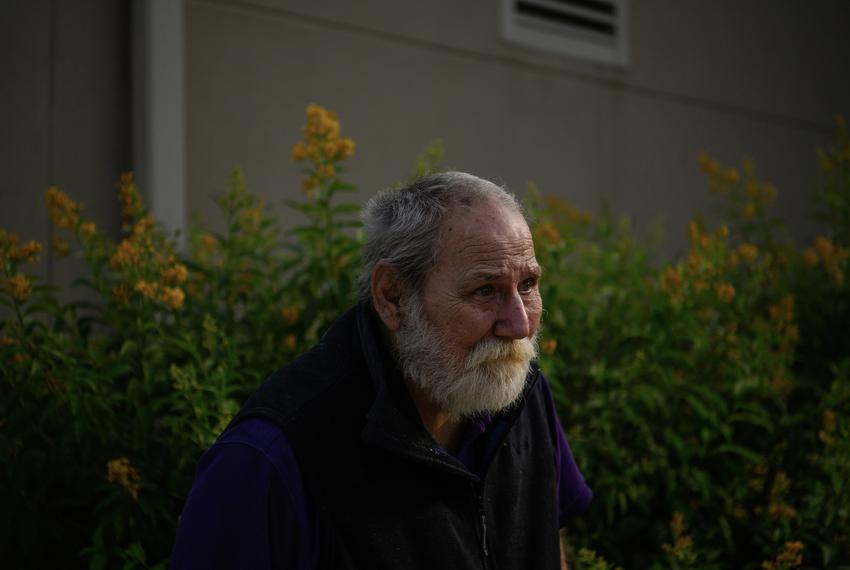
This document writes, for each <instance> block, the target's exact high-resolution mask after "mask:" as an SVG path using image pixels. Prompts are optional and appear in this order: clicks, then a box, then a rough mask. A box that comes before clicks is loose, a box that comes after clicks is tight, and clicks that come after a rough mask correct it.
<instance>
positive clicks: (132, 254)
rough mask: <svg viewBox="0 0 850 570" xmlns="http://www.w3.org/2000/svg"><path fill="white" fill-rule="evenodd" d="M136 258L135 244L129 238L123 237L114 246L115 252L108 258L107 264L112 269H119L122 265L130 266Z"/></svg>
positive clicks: (137, 254) (137, 257)
mask: <svg viewBox="0 0 850 570" xmlns="http://www.w3.org/2000/svg"><path fill="white" fill-rule="evenodd" d="M138 260H139V252H138V250H137V249H136V246H135V244H134V243H133V242H132V241H130V240H129V239H125V240H123V241H122V242H121V243H119V244H118V247H116V248H115V253H113V254H112V257H111V258H110V259H109V264H110V265H111V266H112V269H121V268H122V267H132V266H133V265H135V264H136V262H137V261H138Z"/></svg>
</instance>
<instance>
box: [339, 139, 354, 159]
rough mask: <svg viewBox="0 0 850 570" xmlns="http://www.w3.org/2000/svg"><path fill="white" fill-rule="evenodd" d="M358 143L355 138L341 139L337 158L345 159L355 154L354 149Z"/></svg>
mask: <svg viewBox="0 0 850 570" xmlns="http://www.w3.org/2000/svg"><path fill="white" fill-rule="evenodd" d="M356 146H357V145H356V144H355V143H354V139H350V138H348V137H345V138H343V139H341V140H340V144H339V145H337V154H336V157H335V158H336V159H337V160H345V159H346V158H348V157H350V156H351V155H353V154H354V149H355V148H356Z"/></svg>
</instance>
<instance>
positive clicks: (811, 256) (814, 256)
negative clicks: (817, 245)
mask: <svg viewBox="0 0 850 570" xmlns="http://www.w3.org/2000/svg"><path fill="white" fill-rule="evenodd" d="M801 259H802V260H803V264H804V265H806V266H807V267H814V266H815V265H817V264H818V252H816V251H815V250H814V248H811V247H809V248H806V250H805V251H804V252H803V254H802V255H801Z"/></svg>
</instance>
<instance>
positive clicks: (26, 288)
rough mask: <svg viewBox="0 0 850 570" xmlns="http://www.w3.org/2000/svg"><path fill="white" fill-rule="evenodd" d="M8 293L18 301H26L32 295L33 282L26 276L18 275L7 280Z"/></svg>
mask: <svg viewBox="0 0 850 570" xmlns="http://www.w3.org/2000/svg"><path fill="white" fill-rule="evenodd" d="M6 291H7V292H8V293H9V295H11V296H12V298H13V299H15V300H16V301H26V300H27V299H29V297H30V295H31V294H32V282H31V281H30V280H29V278H28V277H27V276H26V275H22V274H20V273H17V274H15V275H12V276H11V277H9V278H8V279H6Z"/></svg>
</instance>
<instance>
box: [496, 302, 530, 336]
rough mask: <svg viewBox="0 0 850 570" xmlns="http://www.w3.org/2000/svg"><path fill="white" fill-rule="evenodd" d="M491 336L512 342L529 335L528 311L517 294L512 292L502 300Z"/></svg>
mask: <svg viewBox="0 0 850 570" xmlns="http://www.w3.org/2000/svg"><path fill="white" fill-rule="evenodd" d="M493 334H495V335H496V336H498V337H502V338H510V339H514V340H517V339H521V338H526V337H527V336H529V335H530V334H531V323H530V321H529V319H528V309H527V308H526V306H525V303H523V302H522V298H521V297H520V295H519V293H518V292H516V291H514V293H513V294H512V295H508V296H507V297H505V298H504V299H503V301H502V304H501V306H500V308H499V315H498V317H497V319H496V323H495V324H494V325H493Z"/></svg>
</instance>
